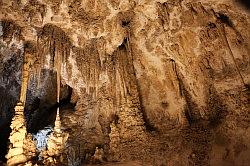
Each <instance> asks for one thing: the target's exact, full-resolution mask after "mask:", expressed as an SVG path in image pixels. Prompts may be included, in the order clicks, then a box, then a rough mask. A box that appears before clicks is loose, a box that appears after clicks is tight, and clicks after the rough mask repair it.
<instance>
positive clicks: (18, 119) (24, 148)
mask: <svg viewBox="0 0 250 166" xmlns="http://www.w3.org/2000/svg"><path fill="white" fill-rule="evenodd" d="M30 65H31V54H29V53H26V52H24V63H23V72H22V85H21V93H20V100H19V102H18V103H17V105H16V107H15V115H14V117H13V119H12V123H11V126H10V127H11V129H12V132H11V134H10V137H9V140H10V147H9V148H10V149H9V152H8V154H7V155H6V158H7V164H8V165H16V164H24V163H27V162H28V161H29V160H31V159H32V158H33V157H34V156H35V155H36V146H35V144H34V142H33V140H32V136H31V135H30V134H28V133H27V129H26V123H25V119H24V107H25V101H26V93H27V88H28V80H29V70H30Z"/></svg>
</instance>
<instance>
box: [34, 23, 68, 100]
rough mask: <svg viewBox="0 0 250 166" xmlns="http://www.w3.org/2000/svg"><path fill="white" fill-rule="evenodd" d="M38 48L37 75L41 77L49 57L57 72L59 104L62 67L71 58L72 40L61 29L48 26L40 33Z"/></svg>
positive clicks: (52, 66)
mask: <svg viewBox="0 0 250 166" xmlns="http://www.w3.org/2000/svg"><path fill="white" fill-rule="evenodd" d="M37 46H38V54H37V59H38V61H37V73H38V75H40V73H41V70H42V69H43V68H44V66H45V63H46V56H47V55H49V56H50V62H49V63H50V64H49V66H50V67H51V69H53V70H55V71H56V72H57V84H58V85H57V91H58V93H57V100H58V101H57V102H59V97H60V76H61V66H62V63H64V64H65V63H66V61H67V58H68V57H69V54H70V49H71V42H70V39H69V37H68V36H67V35H66V33H65V32H64V31H63V30H62V29H60V28H59V27H57V26H55V25H51V24H46V25H45V26H44V27H43V28H42V29H41V30H40V31H39V32H38V40H37ZM39 79H40V78H39ZM38 82H40V80H38Z"/></svg>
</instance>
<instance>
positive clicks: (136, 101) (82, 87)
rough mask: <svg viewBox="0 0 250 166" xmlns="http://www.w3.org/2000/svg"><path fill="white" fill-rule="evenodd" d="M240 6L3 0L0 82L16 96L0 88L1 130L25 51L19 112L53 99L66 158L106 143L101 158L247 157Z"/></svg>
mask: <svg viewBox="0 0 250 166" xmlns="http://www.w3.org/2000/svg"><path fill="white" fill-rule="evenodd" d="M244 4H245V3H242V2H241V0H220V1H215V0H207V1H203V0H195V1H194V0H21V1H16V0H0V20H1V24H0V36H1V38H0V39H1V40H0V48H1V49H0V60H1V63H0V73H1V76H2V79H0V91H1V92H3V94H9V95H7V96H8V98H10V99H12V100H9V101H6V100H4V98H0V105H1V106H2V105H4V107H3V109H2V110H1V113H0V115H1V116H0V118H2V119H5V120H4V121H3V122H5V123H3V124H1V123H0V129H1V125H2V126H8V122H10V120H11V118H12V116H11V113H9V112H8V110H10V108H11V107H13V106H12V105H14V104H12V103H13V102H14V100H17V99H16V96H19V90H18V89H19V88H20V85H21V84H22V81H21V74H20V72H19V70H18V69H20V66H22V64H23V62H22V58H23V57H25V56H23V55H30V57H31V60H32V61H31V62H30V64H32V68H31V69H30V76H31V77H30V78H29V80H30V81H29V82H28V83H27V84H24V86H22V89H26V88H25V87H27V88H28V91H27V93H28V94H29V96H28V98H27V100H26V99H25V96H24V95H23V94H22V95H21V96H23V97H22V101H26V107H25V109H27V110H32V111H33V112H34V113H33V112H32V111H27V112H28V113H27V114H28V115H29V116H27V121H28V124H29V125H28V126H29V127H28V128H29V129H30V130H32V129H34V128H38V126H39V125H38V124H41V123H38V122H39V120H41V119H43V118H45V119H46V118H47V117H50V116H49V115H50V114H52V112H54V109H56V108H57V107H58V106H60V107H61V108H60V113H61V122H62V126H63V127H64V128H65V130H67V131H68V132H69V137H68V142H67V147H68V152H67V153H66V154H68V159H69V158H70V159H69V160H70V163H71V164H72V165H74V163H78V164H80V163H88V162H90V163H91V161H92V159H93V156H95V155H94V154H95V151H96V147H99V148H102V149H103V155H102V158H103V161H102V162H105V161H107V162H113V161H116V162H119V161H134V162H135V163H138V162H137V161H142V164H141V165H150V164H152V165H230V164H232V165H247V164H248V163H250V157H249V154H250V144H249V142H250V128H249V127H250V124H249V123H250V110H249V107H250V106H249V87H250V86H249V85H250V58H249V53H250V46H249V41H250V32H249V26H250V17H249V6H246V5H244ZM24 74H25V73H24ZM64 87H70V88H68V89H71V92H69V91H66V92H68V93H63V92H64V91H65V88H64ZM65 94H69V95H65ZM65 96H68V97H65ZM14 103H15V102H14ZM6 105H9V106H10V107H7V106H6ZM65 105H66V106H65ZM69 105H70V106H71V107H68V106H69ZM23 106H24V105H23ZM44 112H46V113H47V114H45V113H44ZM44 115H46V116H44ZM48 119H49V118H48ZM41 121H42V120H41ZM0 122H1V121H0ZM55 130H56V129H55ZM58 132H59V131H58ZM52 138H54V139H55V140H56V139H57V137H56V136H54V137H52ZM58 140H63V139H62V137H59V138H58ZM59 142H60V141H59ZM0 143H1V141H0ZM61 143H62V142H61ZM49 144H50V145H51V146H52V147H53V145H55V143H53V142H50V143H49ZM1 147H2V145H1ZM51 151H54V152H55V151H56V150H53V148H52V149H51ZM70 156H71V157H70ZM52 162H54V160H53V161H52ZM129 163H130V162H129ZM139 163H140V162H139Z"/></svg>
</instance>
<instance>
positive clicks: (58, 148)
mask: <svg viewBox="0 0 250 166" xmlns="http://www.w3.org/2000/svg"><path fill="white" fill-rule="evenodd" d="M67 139H68V134H67V133H64V132H63V131H62V130H61V120H60V116H59V108H58V109H57V114H56V121H55V127H54V131H53V133H52V134H51V135H50V137H49V140H48V143H47V149H46V150H45V151H43V152H42V158H43V162H44V164H45V165H46V164H58V163H60V162H63V161H62V160H63V158H62V157H61V156H62V155H63V150H64V148H65V144H66V141H67Z"/></svg>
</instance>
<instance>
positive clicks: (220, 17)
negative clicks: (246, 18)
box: [216, 13, 234, 28]
mask: <svg viewBox="0 0 250 166" xmlns="http://www.w3.org/2000/svg"><path fill="white" fill-rule="evenodd" d="M216 17H217V19H218V20H220V21H221V22H222V23H224V24H226V25H228V26H229V27H232V28H233V27H234V24H233V22H232V20H231V19H230V18H229V17H228V16H227V15H226V14H223V13H217V15H216Z"/></svg>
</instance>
